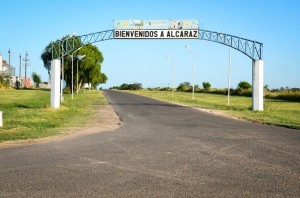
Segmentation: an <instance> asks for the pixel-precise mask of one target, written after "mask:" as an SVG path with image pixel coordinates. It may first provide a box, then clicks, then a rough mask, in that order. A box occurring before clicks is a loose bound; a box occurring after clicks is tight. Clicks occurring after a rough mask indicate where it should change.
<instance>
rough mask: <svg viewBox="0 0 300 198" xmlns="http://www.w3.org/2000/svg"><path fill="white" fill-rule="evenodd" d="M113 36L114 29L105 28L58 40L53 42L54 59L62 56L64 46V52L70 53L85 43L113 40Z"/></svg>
mask: <svg viewBox="0 0 300 198" xmlns="http://www.w3.org/2000/svg"><path fill="white" fill-rule="evenodd" d="M113 38H114V30H105V31H101V32H96V33H91V34H85V35H81V36H75V37H71V38H69V39H66V40H58V41H56V42H53V43H52V59H56V58H61V57H62V55H63V54H62V49H61V48H62V46H63V47H64V54H68V53H69V52H71V51H73V50H76V49H77V48H79V47H82V46H84V45H87V44H91V43H96V42H100V41H106V40H111V39H113Z"/></svg>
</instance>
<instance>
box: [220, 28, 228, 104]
mask: <svg viewBox="0 0 300 198" xmlns="http://www.w3.org/2000/svg"><path fill="white" fill-rule="evenodd" d="M218 33H219V32H218ZM219 35H220V37H222V38H224V37H225V38H224V43H225V39H226V35H225V36H224V35H223V34H222V33H221V34H220V33H219ZM228 51H229V60H228V88H227V92H228V93H227V106H228V109H230V68H231V47H230V46H228Z"/></svg>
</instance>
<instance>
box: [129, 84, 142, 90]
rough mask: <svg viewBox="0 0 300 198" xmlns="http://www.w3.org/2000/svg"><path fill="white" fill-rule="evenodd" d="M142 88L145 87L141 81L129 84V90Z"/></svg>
mask: <svg viewBox="0 0 300 198" xmlns="http://www.w3.org/2000/svg"><path fill="white" fill-rule="evenodd" d="M142 88H143V86H142V84H141V83H133V84H129V85H128V89H129V90H140V89H142Z"/></svg>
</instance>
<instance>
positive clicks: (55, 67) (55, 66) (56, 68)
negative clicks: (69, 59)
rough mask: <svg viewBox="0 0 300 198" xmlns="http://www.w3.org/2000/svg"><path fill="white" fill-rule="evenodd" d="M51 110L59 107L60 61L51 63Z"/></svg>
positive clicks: (56, 60)
mask: <svg viewBox="0 0 300 198" xmlns="http://www.w3.org/2000/svg"><path fill="white" fill-rule="evenodd" d="M50 106H51V108H53V109H57V108H59V107H60V60H59V59H54V60H52V61H51V101H50Z"/></svg>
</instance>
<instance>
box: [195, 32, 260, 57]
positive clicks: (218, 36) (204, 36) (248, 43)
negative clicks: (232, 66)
mask: <svg viewBox="0 0 300 198" xmlns="http://www.w3.org/2000/svg"><path fill="white" fill-rule="evenodd" d="M199 39H200V40H207V41H212V42H216V43H220V44H223V45H226V46H229V47H231V48H234V49H236V50H238V51H240V52H242V53H243V54H245V55H246V56H248V57H249V58H251V59H252V60H262V59H263V43H260V42H257V41H252V40H249V39H245V38H241V37H237V36H233V35H230V34H225V33H220V32H214V31H209V30H200V29H199Z"/></svg>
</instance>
